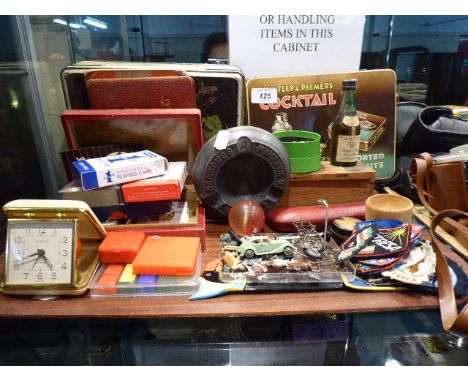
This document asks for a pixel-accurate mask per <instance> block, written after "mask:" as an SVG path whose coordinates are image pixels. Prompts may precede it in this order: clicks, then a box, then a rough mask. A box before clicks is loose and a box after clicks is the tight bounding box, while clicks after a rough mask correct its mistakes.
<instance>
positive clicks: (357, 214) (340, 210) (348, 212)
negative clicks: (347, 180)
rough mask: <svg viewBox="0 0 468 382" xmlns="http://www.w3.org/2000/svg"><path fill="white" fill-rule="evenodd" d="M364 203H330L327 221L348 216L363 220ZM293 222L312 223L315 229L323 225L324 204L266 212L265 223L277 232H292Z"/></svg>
mask: <svg viewBox="0 0 468 382" xmlns="http://www.w3.org/2000/svg"><path fill="white" fill-rule="evenodd" d="M365 210H366V204H365V203H364V202H357V203H343V204H330V205H329V207H328V221H329V222H331V221H332V220H334V219H337V218H340V217H343V216H349V217H353V218H357V219H362V220H364V218H365ZM294 222H301V223H312V224H315V225H316V228H317V230H322V229H323V228H324V225H325V206H323V205H315V206H303V207H288V208H272V209H271V210H270V211H268V213H267V214H266V223H267V224H268V225H269V226H270V227H271V228H272V229H274V230H275V231H278V232H294V231H295V230H296V228H295V227H294V224H293V223H294Z"/></svg>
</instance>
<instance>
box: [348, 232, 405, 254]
mask: <svg viewBox="0 0 468 382" xmlns="http://www.w3.org/2000/svg"><path fill="white" fill-rule="evenodd" d="M410 238H411V226H410V225H408V224H406V225H403V226H400V227H397V228H389V229H378V230H377V232H376V234H375V235H374V237H372V238H371V240H370V241H369V242H368V244H367V246H366V247H364V248H362V249H361V250H359V251H358V253H357V254H356V255H355V257H356V258H366V257H372V258H376V257H392V256H393V255H394V254H396V253H400V252H406V251H407V250H408V248H409V244H410ZM347 245H349V244H348V243H345V244H344V249H345V250H346V249H347Z"/></svg>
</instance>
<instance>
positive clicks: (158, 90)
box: [86, 76, 196, 109]
mask: <svg viewBox="0 0 468 382" xmlns="http://www.w3.org/2000/svg"><path fill="white" fill-rule="evenodd" d="M86 86H87V89H88V97H89V103H90V106H91V108H92V109H187V108H195V107H196V99H195V81H194V80H193V79H192V78H191V77H188V76H164V77H138V78H96V79H89V80H88V81H87V82H86Z"/></svg>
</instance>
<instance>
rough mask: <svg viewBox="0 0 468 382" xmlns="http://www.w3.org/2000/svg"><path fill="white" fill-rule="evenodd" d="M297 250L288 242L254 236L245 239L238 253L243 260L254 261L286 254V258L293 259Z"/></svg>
mask: <svg viewBox="0 0 468 382" xmlns="http://www.w3.org/2000/svg"><path fill="white" fill-rule="evenodd" d="M295 251H296V248H295V247H294V246H293V245H292V244H291V243H290V242H289V241H287V240H283V239H279V240H273V239H270V238H269V237H268V236H253V237H246V238H244V239H243V242H242V244H241V245H240V246H239V249H238V250H237V253H238V255H239V257H240V258H241V259H243V258H244V257H246V258H248V259H252V258H253V257H254V256H262V257H265V258H270V257H272V256H273V255H276V254H280V253H282V254H284V257H287V258H292V257H293V256H294V252H295Z"/></svg>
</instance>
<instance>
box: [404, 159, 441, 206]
mask: <svg viewBox="0 0 468 382" xmlns="http://www.w3.org/2000/svg"><path fill="white" fill-rule="evenodd" d="M431 167H432V156H431V154H429V153H422V154H419V155H417V156H416V157H415V158H414V159H413V160H412V161H411V165H410V174H411V176H410V180H411V184H412V185H413V186H414V187H415V188H416V192H417V193H418V196H419V200H421V203H422V204H423V205H424V207H426V209H427V210H428V211H429V212H430V213H431V214H432V215H437V214H438V211H436V210H435V209H434V208H432V207H431V205H430V204H429V201H428V200H427V198H426V196H427V197H429V198H431V197H432V196H431V195H429V194H428V193H427V192H426V191H425V189H424V187H425V184H426V177H427V174H428V172H429V169H430V168H431Z"/></svg>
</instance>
